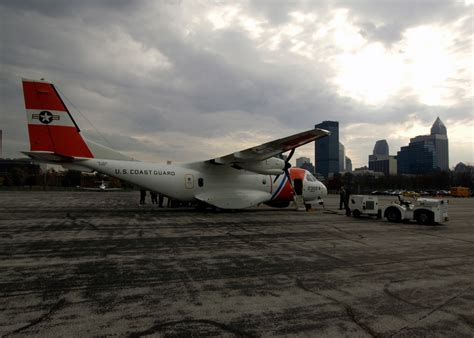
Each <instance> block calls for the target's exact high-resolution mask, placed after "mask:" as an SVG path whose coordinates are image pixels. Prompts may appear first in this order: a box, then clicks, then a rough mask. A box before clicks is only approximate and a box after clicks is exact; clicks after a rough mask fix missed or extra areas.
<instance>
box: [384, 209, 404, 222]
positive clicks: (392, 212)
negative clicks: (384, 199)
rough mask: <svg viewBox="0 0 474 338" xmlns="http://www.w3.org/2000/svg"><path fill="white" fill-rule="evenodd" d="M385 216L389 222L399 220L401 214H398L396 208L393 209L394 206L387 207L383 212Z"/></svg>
mask: <svg viewBox="0 0 474 338" xmlns="http://www.w3.org/2000/svg"><path fill="white" fill-rule="evenodd" d="M385 217H387V220H388V221H389V222H400V220H401V219H402V215H401V214H400V211H398V209H395V208H389V209H388V210H387V211H386V212H385Z"/></svg>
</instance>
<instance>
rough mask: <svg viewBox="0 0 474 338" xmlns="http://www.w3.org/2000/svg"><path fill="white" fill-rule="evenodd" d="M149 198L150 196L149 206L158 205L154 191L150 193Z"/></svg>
mask: <svg viewBox="0 0 474 338" xmlns="http://www.w3.org/2000/svg"><path fill="white" fill-rule="evenodd" d="M150 196H151V204H158V199H157V197H158V194H157V193H156V192H154V191H150Z"/></svg>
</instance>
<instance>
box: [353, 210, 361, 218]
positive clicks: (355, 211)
mask: <svg viewBox="0 0 474 338" xmlns="http://www.w3.org/2000/svg"><path fill="white" fill-rule="evenodd" d="M352 216H354V217H355V218H359V217H360V211H359V210H357V209H356V210H354V211H353V212H352Z"/></svg>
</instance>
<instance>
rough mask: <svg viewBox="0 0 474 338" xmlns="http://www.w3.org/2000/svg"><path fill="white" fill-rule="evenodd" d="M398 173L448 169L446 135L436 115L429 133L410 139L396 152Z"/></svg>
mask: <svg viewBox="0 0 474 338" xmlns="http://www.w3.org/2000/svg"><path fill="white" fill-rule="evenodd" d="M397 157H398V161H397V162H398V165H397V166H398V173H400V174H424V173H429V172H433V171H436V170H448V169H449V149H448V135H447V130H446V127H445V125H444V124H443V122H441V120H440V118H439V117H438V118H437V119H436V121H435V122H434V123H433V126H432V127H431V133H430V135H420V136H416V137H414V138H412V139H410V143H409V144H408V146H404V147H402V148H401V149H400V151H399V152H398V156H397Z"/></svg>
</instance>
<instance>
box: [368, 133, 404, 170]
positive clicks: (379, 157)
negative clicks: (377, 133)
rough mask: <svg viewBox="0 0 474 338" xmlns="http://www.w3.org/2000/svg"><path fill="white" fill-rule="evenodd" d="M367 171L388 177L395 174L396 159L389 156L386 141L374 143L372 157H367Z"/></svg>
mask: <svg viewBox="0 0 474 338" xmlns="http://www.w3.org/2000/svg"><path fill="white" fill-rule="evenodd" d="M369 170H373V171H374V172H381V173H384V174H385V175H386V176H388V175H396V174H397V157H396V156H390V155H389V148H388V143H387V140H378V141H377V142H375V146H374V150H373V151H372V155H369Z"/></svg>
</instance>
